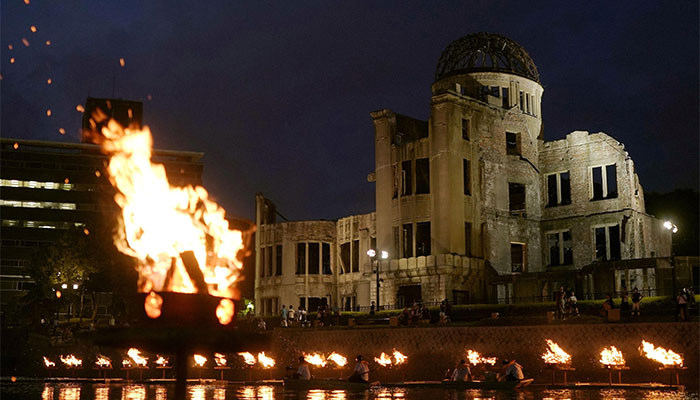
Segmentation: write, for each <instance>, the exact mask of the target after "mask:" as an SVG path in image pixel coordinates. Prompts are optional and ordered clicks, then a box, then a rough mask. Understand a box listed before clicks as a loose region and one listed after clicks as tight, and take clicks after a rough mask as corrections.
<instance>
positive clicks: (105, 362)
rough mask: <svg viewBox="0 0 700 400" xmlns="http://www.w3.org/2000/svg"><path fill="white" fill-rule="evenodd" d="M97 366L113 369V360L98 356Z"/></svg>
mask: <svg viewBox="0 0 700 400" xmlns="http://www.w3.org/2000/svg"><path fill="white" fill-rule="evenodd" d="M95 366H97V368H112V359H111V358H109V357H106V356H103V355H101V354H98V355H97V361H95Z"/></svg>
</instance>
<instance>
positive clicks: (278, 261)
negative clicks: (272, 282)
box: [275, 244, 282, 275]
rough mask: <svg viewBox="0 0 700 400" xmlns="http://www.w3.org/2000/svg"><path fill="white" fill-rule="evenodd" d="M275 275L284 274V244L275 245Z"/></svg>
mask: <svg viewBox="0 0 700 400" xmlns="http://www.w3.org/2000/svg"><path fill="white" fill-rule="evenodd" d="M275 275H282V245H281V244H278V245H277V246H275Z"/></svg>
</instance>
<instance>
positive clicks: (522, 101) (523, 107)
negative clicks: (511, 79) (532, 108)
mask: <svg viewBox="0 0 700 400" xmlns="http://www.w3.org/2000/svg"><path fill="white" fill-rule="evenodd" d="M520 111H522V112H525V99H524V98H523V92H522V91H521V92H520Z"/></svg>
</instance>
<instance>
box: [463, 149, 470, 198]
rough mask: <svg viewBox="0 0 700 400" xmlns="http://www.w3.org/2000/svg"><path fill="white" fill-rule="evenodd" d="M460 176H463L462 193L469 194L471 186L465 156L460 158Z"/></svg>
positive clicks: (467, 161)
mask: <svg viewBox="0 0 700 400" xmlns="http://www.w3.org/2000/svg"><path fill="white" fill-rule="evenodd" d="M462 178H463V185H464V194H465V195H467V196H468V195H471V193H472V188H471V179H470V176H469V160H467V159H466V158H465V159H463V160H462Z"/></svg>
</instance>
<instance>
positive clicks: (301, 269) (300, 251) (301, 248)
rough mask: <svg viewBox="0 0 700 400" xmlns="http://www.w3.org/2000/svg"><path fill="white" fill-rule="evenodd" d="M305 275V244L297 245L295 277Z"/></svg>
mask: <svg viewBox="0 0 700 400" xmlns="http://www.w3.org/2000/svg"><path fill="white" fill-rule="evenodd" d="M305 274H306V243H297V275H305Z"/></svg>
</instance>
